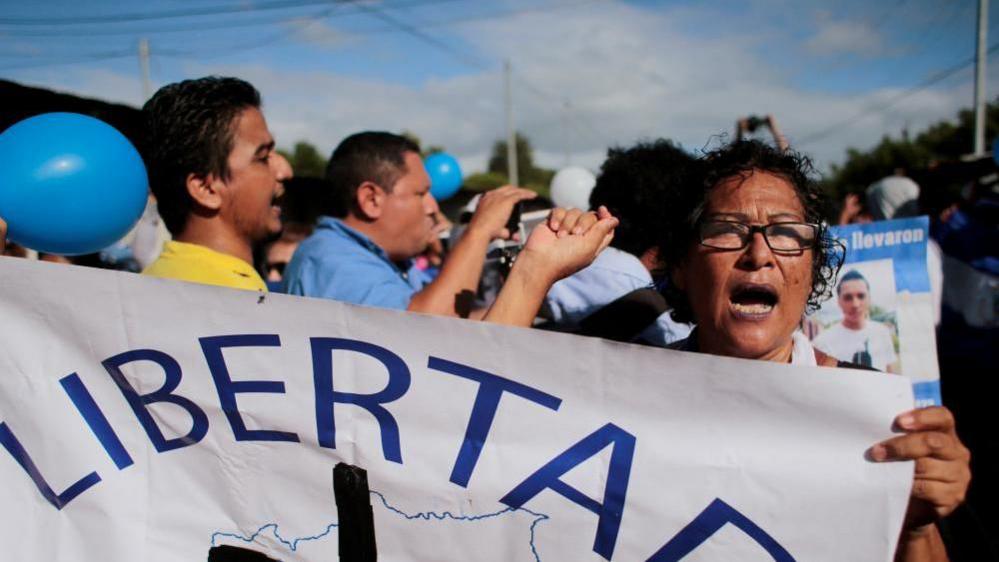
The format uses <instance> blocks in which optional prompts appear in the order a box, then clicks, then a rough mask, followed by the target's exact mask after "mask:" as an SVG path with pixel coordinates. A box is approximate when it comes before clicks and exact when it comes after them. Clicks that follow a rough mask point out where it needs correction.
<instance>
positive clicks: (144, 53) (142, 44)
mask: <svg viewBox="0 0 999 562" xmlns="http://www.w3.org/2000/svg"><path fill="white" fill-rule="evenodd" d="M139 70H140V71H141V72H142V102H143V103H145V102H146V100H148V99H149V98H150V97H152V95H153V86H152V84H151V83H150V82H149V41H148V40H147V39H146V38H145V37H143V38H142V39H139Z"/></svg>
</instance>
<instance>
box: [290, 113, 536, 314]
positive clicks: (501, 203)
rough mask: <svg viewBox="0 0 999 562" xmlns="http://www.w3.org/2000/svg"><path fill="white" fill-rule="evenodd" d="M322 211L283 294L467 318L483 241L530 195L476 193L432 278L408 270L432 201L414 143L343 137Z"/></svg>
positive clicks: (427, 228)
mask: <svg viewBox="0 0 999 562" xmlns="http://www.w3.org/2000/svg"><path fill="white" fill-rule="evenodd" d="M326 178H327V179H328V180H329V182H330V190H331V193H330V197H329V198H328V205H329V208H328V209H327V210H326V214H325V216H323V217H321V218H320V220H319V223H318V225H317V228H316V230H315V232H314V233H313V234H312V235H311V236H310V237H309V238H307V239H305V240H304V241H303V242H302V243H301V244H300V245H299V247H298V249H297V250H296V251H295V255H294V257H292V259H291V262H290V263H289V264H288V268H287V270H286V272H285V287H286V289H287V292H288V293H290V294H293V295H304V296H310V297H323V298H329V299H335V300H340V301H345V302H350V303H354V304H363V305H368V306H378V307H383V308H394V309H398V310H411V311H416V312H425V313H430V314H438V315H446V316H465V317H467V316H469V315H470V313H471V312H472V311H471V310H469V305H470V303H471V298H470V297H471V296H473V295H474V294H475V290H476V289H477V287H478V284H479V277H480V276H481V274H482V264H483V262H484V261H485V256H486V250H487V247H488V245H489V243H490V242H491V241H492V240H494V239H496V238H508V237H509V236H510V232H509V231H508V230H507V228H506V223H507V220H508V219H509V217H510V214H511V213H512V212H513V208H514V205H515V204H516V203H517V202H519V201H522V200H525V199H531V198H533V197H535V196H536V194H535V193H534V192H532V191H529V190H526V189H521V188H517V187H512V186H505V187H501V188H499V189H496V190H493V191H491V192H489V193H486V194H485V195H484V196H483V197H482V201H481V202H480V203H479V206H478V208H477V209H476V212H475V215H473V217H472V220H471V222H470V223H469V226H468V230H467V231H466V233H465V235H464V236H462V238H461V240H459V241H458V243H457V244H456V245H455V247H454V248H452V249H451V251H450V253H449V255H448V259H447V260H446V261H445V262H444V265H443V267H442V268H441V271H440V273H439V275H438V276H437V278H436V279H434V280H433V281H431V280H429V279H428V278H427V277H426V276H425V275H424V274H423V273H422V272H420V271H419V270H417V269H416V268H414V267H413V264H412V259H413V258H414V257H416V256H417V255H419V254H420V253H421V252H423V251H424V249H426V247H427V245H428V243H429V242H430V239H431V236H432V235H433V234H432V231H433V226H434V216H435V215H436V213H437V211H438V207H437V202H436V201H435V200H434V198H433V196H431V195H430V177H429V176H428V175H427V172H426V170H425V169H424V167H423V160H422V159H421V158H420V152H419V147H418V146H416V145H415V144H414V143H413V142H412V141H410V140H408V139H406V138H405V137H402V136H399V135H395V134H392V133H385V132H363V133H358V134H355V135H352V136H350V137H348V138H346V139H344V141H343V142H341V143H340V145H339V146H338V147H337V148H336V150H334V151H333V154H332V156H331V157H330V161H329V165H328V167H327V170H326Z"/></svg>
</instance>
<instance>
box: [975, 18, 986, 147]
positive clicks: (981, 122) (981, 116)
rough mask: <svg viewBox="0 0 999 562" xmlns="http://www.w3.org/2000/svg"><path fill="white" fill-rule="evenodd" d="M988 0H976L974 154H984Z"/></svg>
mask: <svg viewBox="0 0 999 562" xmlns="http://www.w3.org/2000/svg"><path fill="white" fill-rule="evenodd" d="M988 23H989V0H978V50H977V51H976V52H975V155H976V156H981V155H982V154H985V66H986V61H985V56H986V55H985V42H986V34H987V33H988Z"/></svg>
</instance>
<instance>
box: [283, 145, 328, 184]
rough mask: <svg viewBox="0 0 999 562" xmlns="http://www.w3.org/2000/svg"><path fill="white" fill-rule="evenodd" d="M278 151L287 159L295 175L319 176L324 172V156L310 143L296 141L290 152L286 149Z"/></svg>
mask: <svg viewBox="0 0 999 562" xmlns="http://www.w3.org/2000/svg"><path fill="white" fill-rule="evenodd" d="M278 152H280V153H281V154H282V155H283V156H284V157H285V158H287V159H288V162H290V163H291V168H292V170H294V171H295V175H296V176H299V177H307V178H321V177H323V176H324V175H325V174H326V158H325V157H324V156H323V155H322V154H320V152H319V150H318V149H317V148H316V147H315V146H314V145H312V144H311V143H308V142H306V141H298V142H296V143H295V147H294V148H292V150H291V152H288V151H286V150H279V151H278Z"/></svg>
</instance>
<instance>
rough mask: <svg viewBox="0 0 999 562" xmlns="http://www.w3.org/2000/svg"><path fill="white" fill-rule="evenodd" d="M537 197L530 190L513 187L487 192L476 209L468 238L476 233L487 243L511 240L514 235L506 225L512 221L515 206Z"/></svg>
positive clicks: (469, 227) (469, 226) (505, 186)
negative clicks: (497, 240)
mask: <svg viewBox="0 0 999 562" xmlns="http://www.w3.org/2000/svg"><path fill="white" fill-rule="evenodd" d="M537 196H538V194H537V193H535V192H533V191H531V190H529V189H524V188H522V187H514V186H512V185H504V186H503V187H499V188H496V189H494V190H492V191H489V192H486V193H485V194H484V195H483V196H482V198H481V199H479V204H478V205H477V206H476V207H475V214H474V215H472V221H471V222H470V223H469V224H468V231H467V232H466V236H467V235H469V234H473V233H474V234H475V235H481V236H484V237H486V240H487V242H491V241H493V240H495V239H497V238H503V239H507V238H510V237H511V236H512V235H513V234H514V233H512V232H510V231H509V230H507V228H506V223H507V221H509V220H510V214H511V213H513V207H514V205H516V204H517V203H520V202H521V201H525V200H527V199H534V198H535V197H537Z"/></svg>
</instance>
